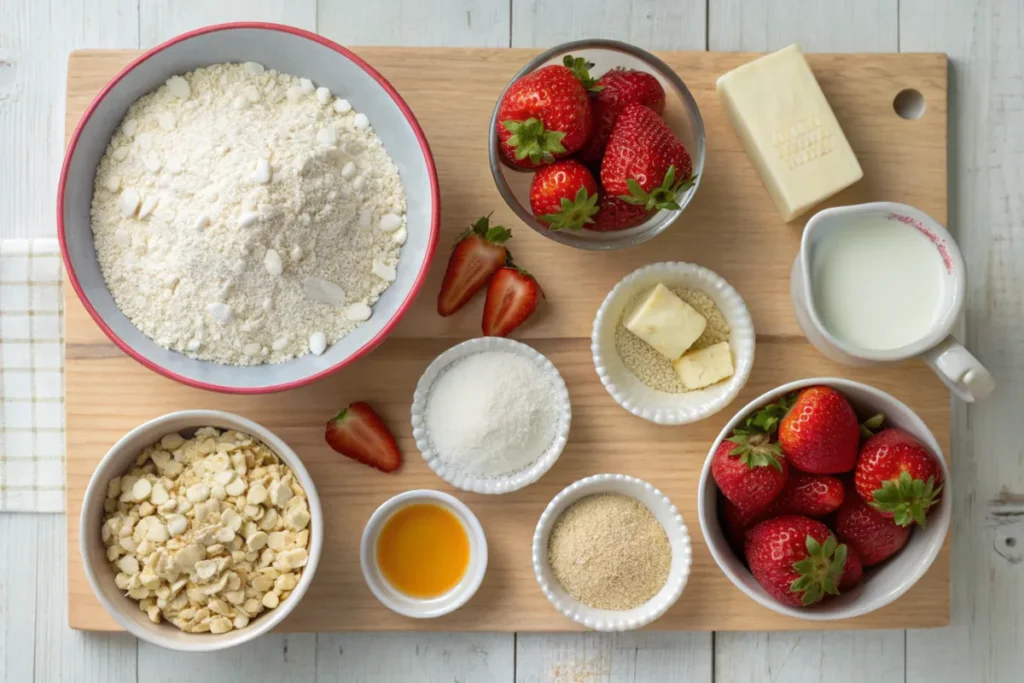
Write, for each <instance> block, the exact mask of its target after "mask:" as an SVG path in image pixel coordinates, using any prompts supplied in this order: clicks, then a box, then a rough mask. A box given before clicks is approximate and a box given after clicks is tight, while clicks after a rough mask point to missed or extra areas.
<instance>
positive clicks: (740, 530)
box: [719, 496, 765, 555]
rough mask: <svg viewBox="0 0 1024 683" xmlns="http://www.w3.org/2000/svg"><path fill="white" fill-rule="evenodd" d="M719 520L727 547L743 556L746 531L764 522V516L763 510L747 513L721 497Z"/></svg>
mask: <svg viewBox="0 0 1024 683" xmlns="http://www.w3.org/2000/svg"><path fill="white" fill-rule="evenodd" d="M719 519H720V520H721V521H722V530H723V531H724V532H725V537H726V538H727V539H729V545H730V546H732V549H733V550H735V551H736V552H737V553H739V554H740V555H743V543H744V540H745V537H746V534H747V529H749V528H750V527H752V526H754V525H755V524H757V523H758V522H760V521H762V520H764V519H765V515H764V511H763V510H759V511H756V512H748V511H746V510H744V509H743V508H741V507H739V506H737V505H736V504H735V503H733V502H732V501H731V500H729V499H728V498H726V497H725V496H722V507H721V512H720V513H719Z"/></svg>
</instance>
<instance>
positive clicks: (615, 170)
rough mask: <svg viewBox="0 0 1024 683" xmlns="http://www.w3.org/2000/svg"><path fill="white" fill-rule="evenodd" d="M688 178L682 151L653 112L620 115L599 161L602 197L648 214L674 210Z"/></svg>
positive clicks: (636, 109) (635, 107)
mask: <svg viewBox="0 0 1024 683" xmlns="http://www.w3.org/2000/svg"><path fill="white" fill-rule="evenodd" d="M692 172H693V165H692V162H691V161H690V154H689V153H688V152H687V151H686V147H684V146H683V143H682V142H680V141H679V138H677V137H676V135H675V133H673V132H672V129H671V128H669V127H668V125H667V124H666V123H665V122H664V121H662V120H661V117H660V116H658V114H657V113H656V112H655V111H654V110H653V109H650V108H648V107H645V106H643V105H642V104H627V105H626V106H625V107H624V108H623V109H622V112H621V113H620V114H619V118H618V119H617V120H616V121H615V127H614V128H613V129H612V134H611V136H610V137H609V138H608V145H607V146H606V147H605V151H604V158H603V159H602V160H601V186H602V187H603V188H604V191H605V192H606V193H607V194H610V195H614V196H616V197H618V198H619V199H621V200H623V201H625V202H629V203H630V204H636V205H637V206H642V207H644V208H645V209H646V210H648V211H653V210H655V209H678V208H679V205H678V204H677V203H676V195H677V194H678V193H679V191H680V190H682V189H683V188H685V187H687V186H689V185H691V184H692V183H693V178H692V177H691V175H692Z"/></svg>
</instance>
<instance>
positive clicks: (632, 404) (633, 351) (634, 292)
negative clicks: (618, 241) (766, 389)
mask: <svg viewBox="0 0 1024 683" xmlns="http://www.w3.org/2000/svg"><path fill="white" fill-rule="evenodd" d="M590 342H591V343H590V348H591V352H592V354H593V357H594V367H595V369H596V370H597V374H598V376H599V377H600V378H601V383H602V384H603V385H604V387H605V389H606V390H607V391H608V393H609V394H610V395H611V397H612V398H613V399H615V401H616V402H617V403H618V404H619V405H621V406H622V407H623V408H625V409H626V410H628V411H629V412H631V413H633V414H634V415H636V416H637V417H642V418H643V419H645V420H648V421H650V422H654V423H656V424H664V425H681V424H688V423H690V422H696V421H697V420H703V419H704V418H706V417H709V416H711V415H714V414H715V413H717V412H718V411H719V410H721V409H722V408H724V407H725V406H727V405H729V403H731V402H732V401H733V400H734V399H735V398H736V396H737V395H739V392H740V389H742V388H743V385H744V384H746V383H747V379H749V377H750V371H751V369H752V368H753V365H754V324H753V322H752V320H751V318H750V312H749V311H748V310H747V306H746V304H744V303H743V299H742V298H741V297H740V295H739V293H738V292H737V291H736V290H735V289H733V287H732V285H730V284H729V283H728V282H726V281H725V280H724V279H723V278H722V277H720V276H719V275H717V274H716V273H714V272H712V271H710V270H708V269H707V268H703V267H701V266H698V265H695V264H692V263H682V262H669V263H654V264H651V265H649V266H644V267H643V268H639V269H638V270H635V271H633V272H632V273H630V274H629V275H627V276H626V277H624V278H623V279H622V280H621V281H620V282H619V283H618V284H617V285H615V287H614V288H612V290H611V291H610V292H609V293H608V296H606V297H605V300H604V302H603V303H602V304H601V307H600V308H599V309H598V312H597V315H596V316H595V318H594V327H593V331H592V333H591V340H590Z"/></svg>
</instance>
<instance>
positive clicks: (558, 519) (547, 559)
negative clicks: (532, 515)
mask: <svg viewBox="0 0 1024 683" xmlns="http://www.w3.org/2000/svg"><path fill="white" fill-rule="evenodd" d="M692 559H693V557H692V549H691V547H690V535H689V533H688V532H687V530H686V524H684V523H683V516H682V515H681V514H680V512H679V510H678V509H677V508H676V507H675V506H674V505H673V504H672V502H671V501H670V500H669V499H668V498H667V497H666V496H665V495H664V494H663V493H662V492H661V491H659V490H658V489H656V488H655V487H654V486H652V485H651V484H649V483H647V482H645V481H642V480H640V479H636V478H635V477H630V476H628V475H625V474H598V475H594V476H592V477H587V478H585V479H580V480H579V481H577V482H575V483H574V484H571V485H570V486H568V487H567V488H565V489H563V490H562V491H561V492H560V493H559V494H558V495H557V496H555V497H554V499H552V501H551V503H549V504H548V506H547V508H546V509H545V510H544V513H543V514H542V515H541V517H540V520H539V521H538V522H537V528H536V530H535V531H534V534H533V571H534V574H535V575H536V577H537V582H538V583H539V584H540V587H541V590H542V591H543V592H544V595H545V596H546V597H547V599H548V600H549V601H550V602H551V604H552V605H554V607H555V609H557V610H558V611H559V612H561V613H562V614H564V615H565V616H566V617H568V618H569V619H572V620H573V621H575V622H576V623H578V624H582V625H583V626H586V627H587V628H590V629H593V630H595V631H630V630H633V629H638V628H641V627H643V626H646V625H647V624H649V623H651V622H652V621H654V620H655V619H657V618H658V617H660V616H661V615H663V614H664V613H665V612H666V611H668V609H669V608H670V607H672V605H673V604H675V602H676V600H678V599H679V596H680V595H682V593H683V588H684V587H685V586H686V581H687V579H688V578H689V576H690V565H691V563H692Z"/></svg>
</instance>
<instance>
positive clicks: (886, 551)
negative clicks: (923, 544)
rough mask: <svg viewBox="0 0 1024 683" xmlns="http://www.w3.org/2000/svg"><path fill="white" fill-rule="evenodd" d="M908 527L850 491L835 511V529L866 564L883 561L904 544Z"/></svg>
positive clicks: (908, 535) (907, 534)
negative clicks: (886, 515) (875, 508)
mask: <svg viewBox="0 0 1024 683" xmlns="http://www.w3.org/2000/svg"><path fill="white" fill-rule="evenodd" d="M910 531H911V530H910V529H909V528H908V527H902V526H899V525H898V524H896V523H895V522H893V521H892V520H891V519H889V518H888V517H885V516H883V515H882V513H880V512H878V511H877V510H874V509H873V508H871V507H869V506H868V504H867V503H865V502H864V501H863V500H861V499H860V496H858V495H855V494H854V493H853V492H852V491H851V492H849V494H848V495H847V496H846V499H845V500H844V501H843V504H842V505H841V506H840V507H839V512H837V513H836V533H838V534H839V538H841V539H843V542H844V543H848V544H849V545H850V547H851V548H854V549H855V550H856V551H857V554H858V555H860V561H861V562H862V563H863V564H864V566H865V567H870V566H872V565H876V564H878V563H879V562H882V561H884V560H886V559H888V558H889V557H891V556H892V555H894V554H895V553H896V552H898V551H899V550H900V549H901V548H902V547H903V546H905V545H906V544H907V540H908V539H909V538H910Z"/></svg>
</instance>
